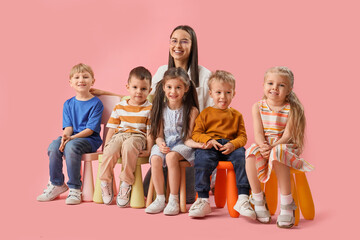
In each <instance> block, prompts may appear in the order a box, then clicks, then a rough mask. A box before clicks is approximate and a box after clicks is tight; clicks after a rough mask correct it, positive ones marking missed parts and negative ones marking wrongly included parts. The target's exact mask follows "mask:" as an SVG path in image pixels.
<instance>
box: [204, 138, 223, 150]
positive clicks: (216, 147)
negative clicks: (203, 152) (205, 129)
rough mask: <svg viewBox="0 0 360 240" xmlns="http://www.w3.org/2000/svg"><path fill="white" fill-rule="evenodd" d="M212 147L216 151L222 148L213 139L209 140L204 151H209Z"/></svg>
mask: <svg viewBox="0 0 360 240" xmlns="http://www.w3.org/2000/svg"><path fill="white" fill-rule="evenodd" d="M212 147H214V148H215V149H216V150H219V149H220V148H222V147H223V145H221V144H220V143H219V142H218V141H216V140H215V139H211V140H209V141H207V143H206V147H205V149H210V148H212Z"/></svg>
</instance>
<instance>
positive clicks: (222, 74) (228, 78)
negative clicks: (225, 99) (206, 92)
mask: <svg viewBox="0 0 360 240" xmlns="http://www.w3.org/2000/svg"><path fill="white" fill-rule="evenodd" d="M214 81H220V82H226V83H228V84H230V85H231V86H232V87H233V90H235V77H234V75H232V74H231V73H229V72H227V71H223V70H216V72H213V73H212V74H211V75H210V77H209V80H208V86H209V89H210V90H211V83H213V82H214Z"/></svg>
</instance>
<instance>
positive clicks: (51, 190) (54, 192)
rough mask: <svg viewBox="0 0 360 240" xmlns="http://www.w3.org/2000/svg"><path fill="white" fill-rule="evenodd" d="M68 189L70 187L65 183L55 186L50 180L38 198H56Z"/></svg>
mask: <svg viewBox="0 0 360 240" xmlns="http://www.w3.org/2000/svg"><path fill="white" fill-rule="evenodd" d="M68 189H69V187H68V186H67V185H66V184H65V183H64V184H63V185H61V186H55V185H53V184H52V183H51V182H49V183H48V185H47V186H46V189H44V192H43V193H42V194H41V195H39V196H38V197H37V198H36V200H38V201H39V202H47V201H51V200H54V199H55V198H57V197H58V196H59V195H60V194H62V193H64V192H66V191H67V190H68Z"/></svg>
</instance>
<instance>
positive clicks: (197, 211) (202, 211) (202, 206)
mask: <svg viewBox="0 0 360 240" xmlns="http://www.w3.org/2000/svg"><path fill="white" fill-rule="evenodd" d="M209 213H211V207H210V203H208V202H207V201H205V200H204V199H202V198H198V199H197V200H196V202H194V204H193V205H192V206H191V207H190V209H189V217H195V218H196V217H205V216H206V215H208V214H209Z"/></svg>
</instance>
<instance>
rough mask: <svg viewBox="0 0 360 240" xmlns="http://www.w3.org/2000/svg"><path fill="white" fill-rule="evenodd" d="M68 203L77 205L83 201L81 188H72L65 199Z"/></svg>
mask: <svg viewBox="0 0 360 240" xmlns="http://www.w3.org/2000/svg"><path fill="white" fill-rule="evenodd" d="M65 203H66V204H68V205H75V204H79V203H81V191H80V189H74V188H70V191H69V195H68V197H67V198H66V200H65Z"/></svg>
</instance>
